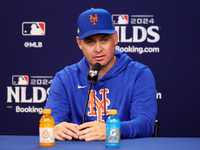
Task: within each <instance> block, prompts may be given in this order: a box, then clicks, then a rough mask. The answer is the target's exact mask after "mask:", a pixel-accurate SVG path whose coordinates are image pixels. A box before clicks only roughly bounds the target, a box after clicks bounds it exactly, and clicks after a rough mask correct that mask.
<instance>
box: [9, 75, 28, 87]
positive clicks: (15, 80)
mask: <svg viewBox="0 0 200 150" xmlns="http://www.w3.org/2000/svg"><path fill="white" fill-rule="evenodd" d="M12 84H13V85H28V76H27V75H13V76H12Z"/></svg>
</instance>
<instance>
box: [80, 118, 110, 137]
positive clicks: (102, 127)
mask: <svg viewBox="0 0 200 150" xmlns="http://www.w3.org/2000/svg"><path fill="white" fill-rule="evenodd" d="M77 129H78V133H77V135H78V137H79V139H80V140H85V141H97V140H99V141H100V140H105V139H106V123H101V122H97V121H92V122H86V123H84V124H82V125H80V126H78V127H77Z"/></svg>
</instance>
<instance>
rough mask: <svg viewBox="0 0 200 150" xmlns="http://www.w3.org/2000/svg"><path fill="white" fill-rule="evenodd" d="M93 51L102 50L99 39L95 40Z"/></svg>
mask: <svg viewBox="0 0 200 150" xmlns="http://www.w3.org/2000/svg"><path fill="white" fill-rule="evenodd" d="M95 51H96V52H98V53H99V52H101V51H102V45H101V42H100V41H97V42H96V46H95Z"/></svg>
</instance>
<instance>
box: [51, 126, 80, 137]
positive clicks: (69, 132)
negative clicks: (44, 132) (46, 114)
mask: <svg viewBox="0 0 200 150" xmlns="http://www.w3.org/2000/svg"><path fill="white" fill-rule="evenodd" d="M77 127H78V125H77V124H73V123H67V122H62V123H59V124H57V125H56V126H55V127H54V137H55V139H57V140H59V141H64V140H65V139H67V140H72V137H73V138H75V139H78V136H77V132H78V130H77Z"/></svg>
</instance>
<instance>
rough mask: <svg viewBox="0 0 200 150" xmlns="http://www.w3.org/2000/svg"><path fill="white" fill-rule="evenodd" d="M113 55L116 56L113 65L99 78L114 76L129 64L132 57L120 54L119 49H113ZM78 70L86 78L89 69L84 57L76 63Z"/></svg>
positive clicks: (106, 78)
mask: <svg viewBox="0 0 200 150" xmlns="http://www.w3.org/2000/svg"><path fill="white" fill-rule="evenodd" d="M115 56H116V63H115V65H114V66H113V67H112V68H111V69H110V70H109V71H108V72H107V73H106V74H105V75H104V76H103V77H102V78H101V79H100V81H101V80H109V79H110V78H113V77H115V76H116V75H118V74H119V73H120V72H122V71H123V70H124V69H126V67H127V66H128V65H129V63H130V62H131V61H132V59H131V58H130V57H129V56H128V55H127V54H125V53H124V54H122V53H121V52H120V51H118V50H115ZM77 65H78V68H79V70H80V71H81V72H82V74H83V76H85V77H86V78H87V73H88V70H89V64H88V61H87V59H86V58H85V57H83V59H82V60H81V61H80V62H78V63H77Z"/></svg>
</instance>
